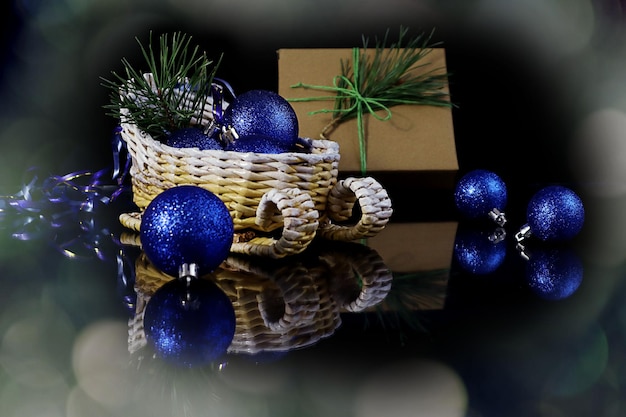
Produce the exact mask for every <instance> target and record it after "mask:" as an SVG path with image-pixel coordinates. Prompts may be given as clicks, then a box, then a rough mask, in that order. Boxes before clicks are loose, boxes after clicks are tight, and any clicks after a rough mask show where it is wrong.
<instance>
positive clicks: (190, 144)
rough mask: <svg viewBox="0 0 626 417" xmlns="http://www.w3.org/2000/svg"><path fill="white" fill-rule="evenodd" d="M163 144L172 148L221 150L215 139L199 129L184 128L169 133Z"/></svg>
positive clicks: (220, 145) (218, 142)
mask: <svg viewBox="0 0 626 417" xmlns="http://www.w3.org/2000/svg"><path fill="white" fill-rule="evenodd" d="M165 144H166V145H168V146H172V147H174V148H198V149H200V150H201V151H203V150H222V144H221V143H220V141H218V140H217V139H216V138H214V137H211V136H209V135H207V134H205V133H204V132H203V131H202V130H201V129H200V128H197V127H186V128H183V129H178V130H175V131H173V132H172V133H170V134H169V135H168V136H167V137H166V139H165Z"/></svg>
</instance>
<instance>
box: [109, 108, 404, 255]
mask: <svg viewBox="0 0 626 417" xmlns="http://www.w3.org/2000/svg"><path fill="white" fill-rule="evenodd" d="M204 113H205V117H210V112H208V111H205V112H204ZM207 115H208V116H207ZM208 122H209V120H205V123H204V124H206V123H208ZM121 128H122V129H121V137H122V140H123V141H124V142H125V143H126V146H127V149H128V152H129V155H130V157H131V160H132V163H131V167H130V176H131V182H132V192H133V201H134V203H135V204H136V205H137V207H138V208H139V211H138V212H133V213H123V214H122V215H120V222H121V223H122V225H124V226H125V227H127V228H129V229H131V230H134V231H139V228H140V225H141V213H142V212H143V211H144V210H145V208H146V207H147V206H148V204H149V203H150V201H152V199H153V198H154V197H156V196H157V195H158V194H159V193H161V192H162V191H164V190H166V189H168V188H171V187H175V186H178V185H197V186H200V187H202V188H205V189H207V190H209V191H211V192H213V193H214V194H216V195H217V196H218V197H219V198H220V199H221V200H222V201H223V202H224V203H225V205H226V207H227V208H228V210H229V211H230V213H231V217H232V219H233V222H234V227H235V239H234V241H233V245H232V248H231V251H232V252H234V253H243V254H253V255H262V256H267V257H271V258H281V257H284V256H287V255H292V254H297V253H300V252H302V251H303V250H304V249H306V247H307V246H308V245H309V244H310V242H311V241H312V240H313V238H314V237H315V236H316V235H320V236H322V237H325V238H328V239H332V240H340V241H351V240H357V239H361V238H366V237H370V236H374V235H376V234H377V233H378V232H379V231H380V230H382V229H383V228H384V227H385V225H386V224H387V222H388V220H389V218H390V217H391V214H392V208H391V201H390V199H389V197H388V195H387V192H386V191H385V189H384V188H383V187H382V186H381V185H380V184H379V183H378V182H377V181H376V180H374V179H373V178H371V177H364V178H355V177H350V178H346V179H343V180H338V164H339V157H340V156H339V146H338V144H337V143H336V142H334V141H328V140H313V139H307V138H305V139H302V140H303V141H304V142H306V143H307V144H308V145H309V146H310V148H311V151H310V152H288V153H280V154H258V153H243V152H234V151H219V150H199V149H198V148H173V147H170V146H167V145H165V144H163V143H161V142H159V141H157V140H155V139H154V138H152V137H151V136H150V135H149V134H147V133H146V132H144V131H142V130H140V129H139V128H138V127H137V126H136V125H133V124H130V123H122V124H121ZM357 202H358V203H359V205H360V207H361V213H362V215H361V218H360V219H359V220H358V221H356V224H351V225H346V224H345V222H346V221H348V220H350V219H351V216H352V210H353V208H354V205H355V204H356V203H357Z"/></svg>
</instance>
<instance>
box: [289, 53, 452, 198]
mask: <svg viewBox="0 0 626 417" xmlns="http://www.w3.org/2000/svg"><path fill="white" fill-rule="evenodd" d="M352 53H353V50H352V49H349V48H348V49H342V48H337V49H280V50H278V76H279V78H278V93H279V94H280V95H281V96H283V97H284V98H286V99H287V100H290V102H291V104H292V106H293V108H294V110H295V111H296V114H297V116H298V123H299V132H300V136H301V137H311V138H319V137H320V133H321V132H322V130H323V129H324V127H325V126H326V125H327V124H328V123H329V122H330V121H331V119H332V114H331V113H318V114H314V115H311V114H310V112H313V111H317V110H320V109H332V108H333V106H334V101H333V100H313V101H293V100H292V99H296V98H305V97H319V96H328V95H329V94H332V93H330V92H329V91H321V90H315V89H309V88H293V87H292V86H294V85H296V84H298V83H304V84H308V85H319V86H332V85H333V80H334V78H335V77H336V76H338V75H341V65H342V60H343V61H344V62H351V61H350V59H351V56H352ZM367 53H370V54H371V53H373V50H371V49H368V50H367ZM411 71H415V72H416V73H417V72H420V71H422V72H427V71H441V72H442V73H444V74H445V73H446V71H447V70H446V60H445V50H444V49H443V48H432V49H431V50H430V52H429V53H428V54H426V55H425V56H424V57H423V58H422V59H421V60H419V61H418V62H417V65H416V68H414V69H412V70H411ZM445 92H447V87H446V90H445ZM389 110H390V111H391V114H392V116H391V118H390V119H389V120H385V121H383V120H378V119H376V118H375V117H373V116H372V115H370V114H368V113H367V112H365V113H364V114H363V126H364V136H365V141H366V144H367V148H366V149H367V151H366V155H367V159H366V163H367V173H368V175H372V176H374V177H376V178H379V179H380V178H383V177H384V178H386V177H387V175H388V174H402V175H392V176H393V177H395V178H398V177H399V178H404V179H406V178H418V181H419V180H423V184H421V185H425V186H441V185H443V186H445V187H450V186H451V185H452V181H453V180H454V176H455V174H456V172H457V171H458V162H457V154H456V146H455V139H454V130H453V123H452V110H451V108H450V107H441V106H431V105H413V104H409V105H405V104H402V105H396V106H392V107H389ZM377 113H378V114H379V115H381V116H382V115H384V114H385V113H384V111H382V110H381V111H378V112H377ZM328 139H331V140H335V141H336V142H338V143H339V146H340V149H339V152H340V155H341V159H340V161H339V172H340V173H342V174H352V173H360V172H361V168H360V152H359V140H358V129H357V121H356V119H351V120H347V121H345V122H343V123H341V124H339V125H338V126H337V127H336V128H335V129H334V130H333V131H332V133H331V134H330V135H328ZM406 174H412V175H409V176H408V177H407V176H406ZM416 174H420V175H418V176H416Z"/></svg>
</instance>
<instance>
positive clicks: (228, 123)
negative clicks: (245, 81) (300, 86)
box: [223, 90, 298, 149]
mask: <svg viewBox="0 0 626 417" xmlns="http://www.w3.org/2000/svg"><path fill="white" fill-rule="evenodd" d="M223 124H224V126H225V128H232V129H234V131H235V132H236V136H235V138H234V140H237V139H236V138H237V137H243V136H249V135H264V136H269V137H272V138H274V139H275V140H278V141H279V142H281V143H282V144H283V145H284V147H285V148H286V149H291V148H293V146H294V145H295V143H296V141H297V139H298V118H297V116H296V112H295V110H294V109H293V107H292V106H291V104H290V103H289V102H288V101H287V100H286V99H285V98H283V97H282V96H280V95H278V94H277V93H274V92H272V91H266V90H250V91H247V92H245V93H243V94H240V95H238V96H237V97H236V98H235V100H234V101H233V102H232V103H231V104H230V106H228V108H227V109H226V111H225V112H224V120H223Z"/></svg>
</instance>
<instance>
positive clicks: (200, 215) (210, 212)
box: [139, 185, 234, 276]
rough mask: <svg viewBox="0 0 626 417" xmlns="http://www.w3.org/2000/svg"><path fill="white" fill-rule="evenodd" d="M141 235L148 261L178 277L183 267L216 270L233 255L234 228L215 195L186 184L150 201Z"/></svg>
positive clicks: (226, 211) (222, 204) (224, 207)
mask: <svg viewBox="0 0 626 417" xmlns="http://www.w3.org/2000/svg"><path fill="white" fill-rule="evenodd" d="M139 235H140V239H141V245H142V247H143V250H144V252H145V254H146V256H147V257H148V259H150V261H152V263H154V265H155V266H156V267H157V268H159V269H160V270H161V271H163V272H165V273H166V274H169V275H172V276H177V275H178V270H179V267H180V266H181V265H182V264H196V265H197V266H198V268H199V269H200V271H201V272H202V273H208V272H212V271H213V270H215V269H216V268H217V267H218V266H219V265H220V264H221V263H222V262H223V261H224V260H225V259H226V257H227V256H228V254H229V252H230V247H231V245H232V241H233V236H234V226H233V221H232V218H231V217H230V213H229V212H228V209H227V208H226V206H225V204H224V203H223V202H222V200H220V199H219V198H218V197H217V196H216V195H215V194H213V193H211V192H210V191H208V190H205V189H203V188H200V187H196V186H191V185H182V186H178V187H174V188H170V189H168V190H165V191H163V192H162V193H161V194H159V195H157V196H156V197H155V198H154V200H152V201H151V202H150V204H149V205H148V207H147V208H146V210H145V211H144V213H143V215H142V219H141V227H140V231H139Z"/></svg>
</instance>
